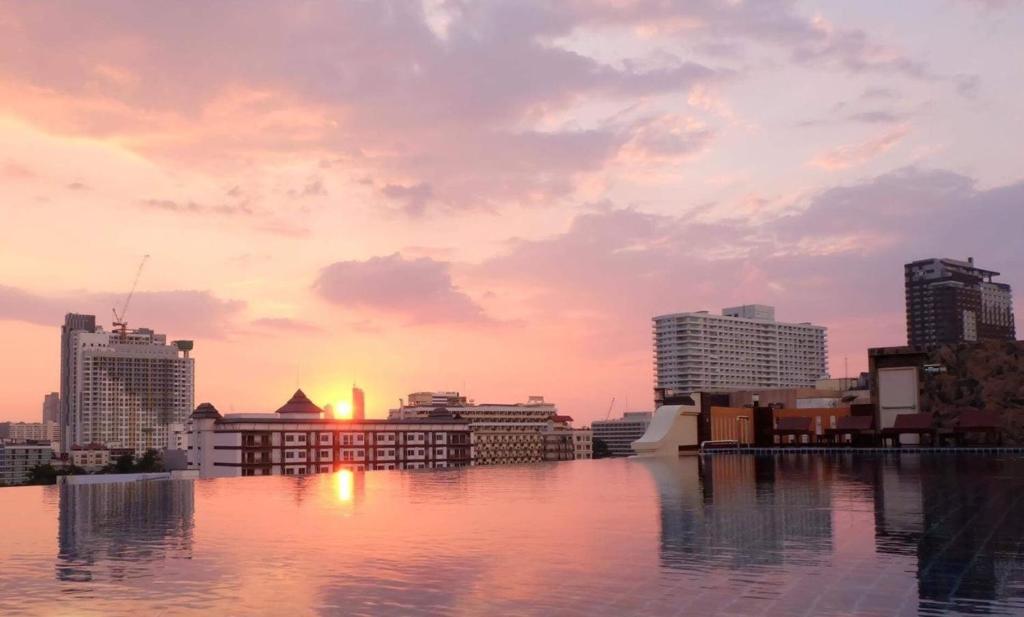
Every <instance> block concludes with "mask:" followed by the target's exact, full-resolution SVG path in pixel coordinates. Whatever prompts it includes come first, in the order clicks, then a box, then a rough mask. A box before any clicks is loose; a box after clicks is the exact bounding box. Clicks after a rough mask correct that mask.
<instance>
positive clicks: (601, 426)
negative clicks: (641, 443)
mask: <svg viewBox="0 0 1024 617" xmlns="http://www.w3.org/2000/svg"><path fill="white" fill-rule="evenodd" d="M651 416H652V412H650V411H627V412H626V413H624V414H622V417H621V418H618V419H615V420H594V421H593V422H591V423H590V430H591V431H592V435H593V439H600V440H601V441H603V442H604V443H605V444H607V446H608V451H609V452H611V453H612V455H613V456H630V455H632V454H635V452H633V447H632V444H633V442H634V441H636V440H637V439H640V438H641V437H643V435H644V433H645V432H647V427H648V426H649V425H650V423H651Z"/></svg>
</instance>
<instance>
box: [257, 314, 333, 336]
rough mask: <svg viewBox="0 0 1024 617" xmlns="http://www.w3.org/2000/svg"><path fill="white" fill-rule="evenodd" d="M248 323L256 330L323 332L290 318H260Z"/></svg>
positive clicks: (316, 327)
mask: <svg viewBox="0 0 1024 617" xmlns="http://www.w3.org/2000/svg"><path fill="white" fill-rule="evenodd" d="M249 323H250V324H251V325H253V326H255V327H257V328H261V329H265V330H276V331H279V332H291V333H299V334H302V333H309V334H312V333H318V332H323V328H321V327H320V326H318V325H316V324H313V323H309V322H307V321H302V320H300V319H292V318H290V317H262V318H260V319H254V320H252V321H251V322H249Z"/></svg>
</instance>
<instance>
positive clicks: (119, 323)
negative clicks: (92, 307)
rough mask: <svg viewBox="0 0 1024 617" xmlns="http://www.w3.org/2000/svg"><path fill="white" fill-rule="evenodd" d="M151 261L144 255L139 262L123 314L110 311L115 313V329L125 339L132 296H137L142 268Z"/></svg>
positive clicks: (123, 306)
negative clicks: (136, 290) (136, 289)
mask: <svg viewBox="0 0 1024 617" xmlns="http://www.w3.org/2000/svg"><path fill="white" fill-rule="evenodd" d="M148 260H149V255H143V256H142V261H141V262H139V269H138V270H136V271H135V280H134V281H132V288H131V289H130V290H129V291H128V297H126V298H125V299H124V304H122V305H121V312H120V313H119V312H118V311H117V308H116V307H115V308H112V309H110V310H111V311H112V312H113V313H114V329H115V330H119V331H120V332H121V337H122V338H123V337H124V334H125V331H126V330H127V329H128V321H127V319H126V318H127V317H128V305H129V304H131V301H132V296H134V295H135V287H136V286H138V284H139V277H140V276H142V268H143V266H145V265H146V262H147V261H148Z"/></svg>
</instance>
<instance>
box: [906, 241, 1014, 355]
mask: <svg viewBox="0 0 1024 617" xmlns="http://www.w3.org/2000/svg"><path fill="white" fill-rule="evenodd" d="M995 276H999V273H998V272H993V271H992V270H985V269H982V268H978V267H976V266H975V265H974V258H973V257H968V258H967V261H958V260H955V259H938V258H933V259H922V260H919V261H914V262H911V263H908V264H906V265H904V266H903V277H904V286H905V291H906V306H907V343H908V344H910V345H912V346H921V347H933V346H936V345H946V344H956V343H964V342H974V341H980V340H1003V341H1012V340H1015V339H1016V331H1015V328H1014V322H1013V296H1012V293H1011V290H1010V286H1009V285H1007V284H1005V283H996V282H994V281H993V280H992V278H993V277H995Z"/></svg>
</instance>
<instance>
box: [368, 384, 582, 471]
mask: <svg viewBox="0 0 1024 617" xmlns="http://www.w3.org/2000/svg"><path fill="white" fill-rule="evenodd" d="M408 400H409V403H408V404H405V405H402V406H401V407H399V408H398V409H392V410H390V411H389V414H388V417H389V418H390V419H393V420H404V419H413V418H419V419H422V418H427V417H430V415H431V414H433V413H438V412H443V413H448V414H451V415H452V416H454V417H458V418H462V419H463V420H467V421H469V427H470V431H471V433H472V443H473V464H474V465H506V464H515V463H535V462H540V461H560V460H572V459H573V458H575V447H574V445H573V437H572V428H571V423H572V418H570V417H569V416H560V415H558V408H557V407H556V406H555V405H554V404H552V403H547V402H545V401H544V397H543V396H530V397H529V398H528V399H527V402H526V403H512V404H507V403H482V404H476V403H474V402H473V401H471V400H469V399H467V398H466V397H464V396H462V395H461V394H459V393H458V392H414V393H412V394H410V395H409V397H408Z"/></svg>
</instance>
